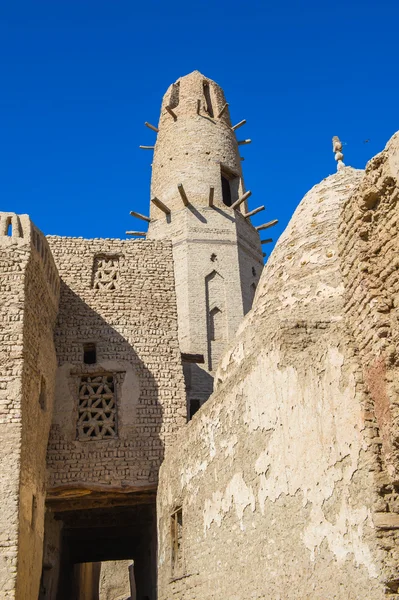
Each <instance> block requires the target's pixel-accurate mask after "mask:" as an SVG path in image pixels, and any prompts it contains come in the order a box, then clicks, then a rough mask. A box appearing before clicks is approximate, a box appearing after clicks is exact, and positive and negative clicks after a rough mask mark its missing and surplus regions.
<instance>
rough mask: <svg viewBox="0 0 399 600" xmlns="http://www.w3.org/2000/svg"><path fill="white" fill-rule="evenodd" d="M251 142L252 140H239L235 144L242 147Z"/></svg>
mask: <svg viewBox="0 0 399 600" xmlns="http://www.w3.org/2000/svg"><path fill="white" fill-rule="evenodd" d="M251 142H252V140H250V139H248V140H240V141H239V142H237V144H238V145H239V146H244V145H245V144H250V143H251Z"/></svg>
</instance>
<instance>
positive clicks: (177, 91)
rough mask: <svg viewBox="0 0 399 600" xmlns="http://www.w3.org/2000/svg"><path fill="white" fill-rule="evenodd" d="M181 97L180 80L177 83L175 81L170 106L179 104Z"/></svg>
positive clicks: (174, 106)
mask: <svg viewBox="0 0 399 600" xmlns="http://www.w3.org/2000/svg"><path fill="white" fill-rule="evenodd" d="M179 97H180V81H178V82H177V83H174V84H173V85H172V91H171V93H170V100H169V108H176V106H179Z"/></svg>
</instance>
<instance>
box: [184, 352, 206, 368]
mask: <svg viewBox="0 0 399 600" xmlns="http://www.w3.org/2000/svg"><path fill="white" fill-rule="evenodd" d="M181 359H182V360H183V361H184V362H189V363H195V364H200V365H202V364H204V362H205V359H204V355H203V354H188V353H186V352H182V353H181Z"/></svg>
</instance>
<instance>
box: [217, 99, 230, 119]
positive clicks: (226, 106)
mask: <svg viewBox="0 0 399 600" xmlns="http://www.w3.org/2000/svg"><path fill="white" fill-rule="evenodd" d="M228 107H229V103H228V102H226V103H225V104H223V106H222V110H221V111H220V113H219V114H218V119H220V117H221V116H222V115H223V113H224V112H225V110H227V108H228Z"/></svg>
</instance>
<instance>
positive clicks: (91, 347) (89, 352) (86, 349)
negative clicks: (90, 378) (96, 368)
mask: <svg viewBox="0 0 399 600" xmlns="http://www.w3.org/2000/svg"><path fill="white" fill-rule="evenodd" d="M83 362H84V363H85V365H94V364H95V363H96V362H97V350H96V345H95V344H83Z"/></svg>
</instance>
